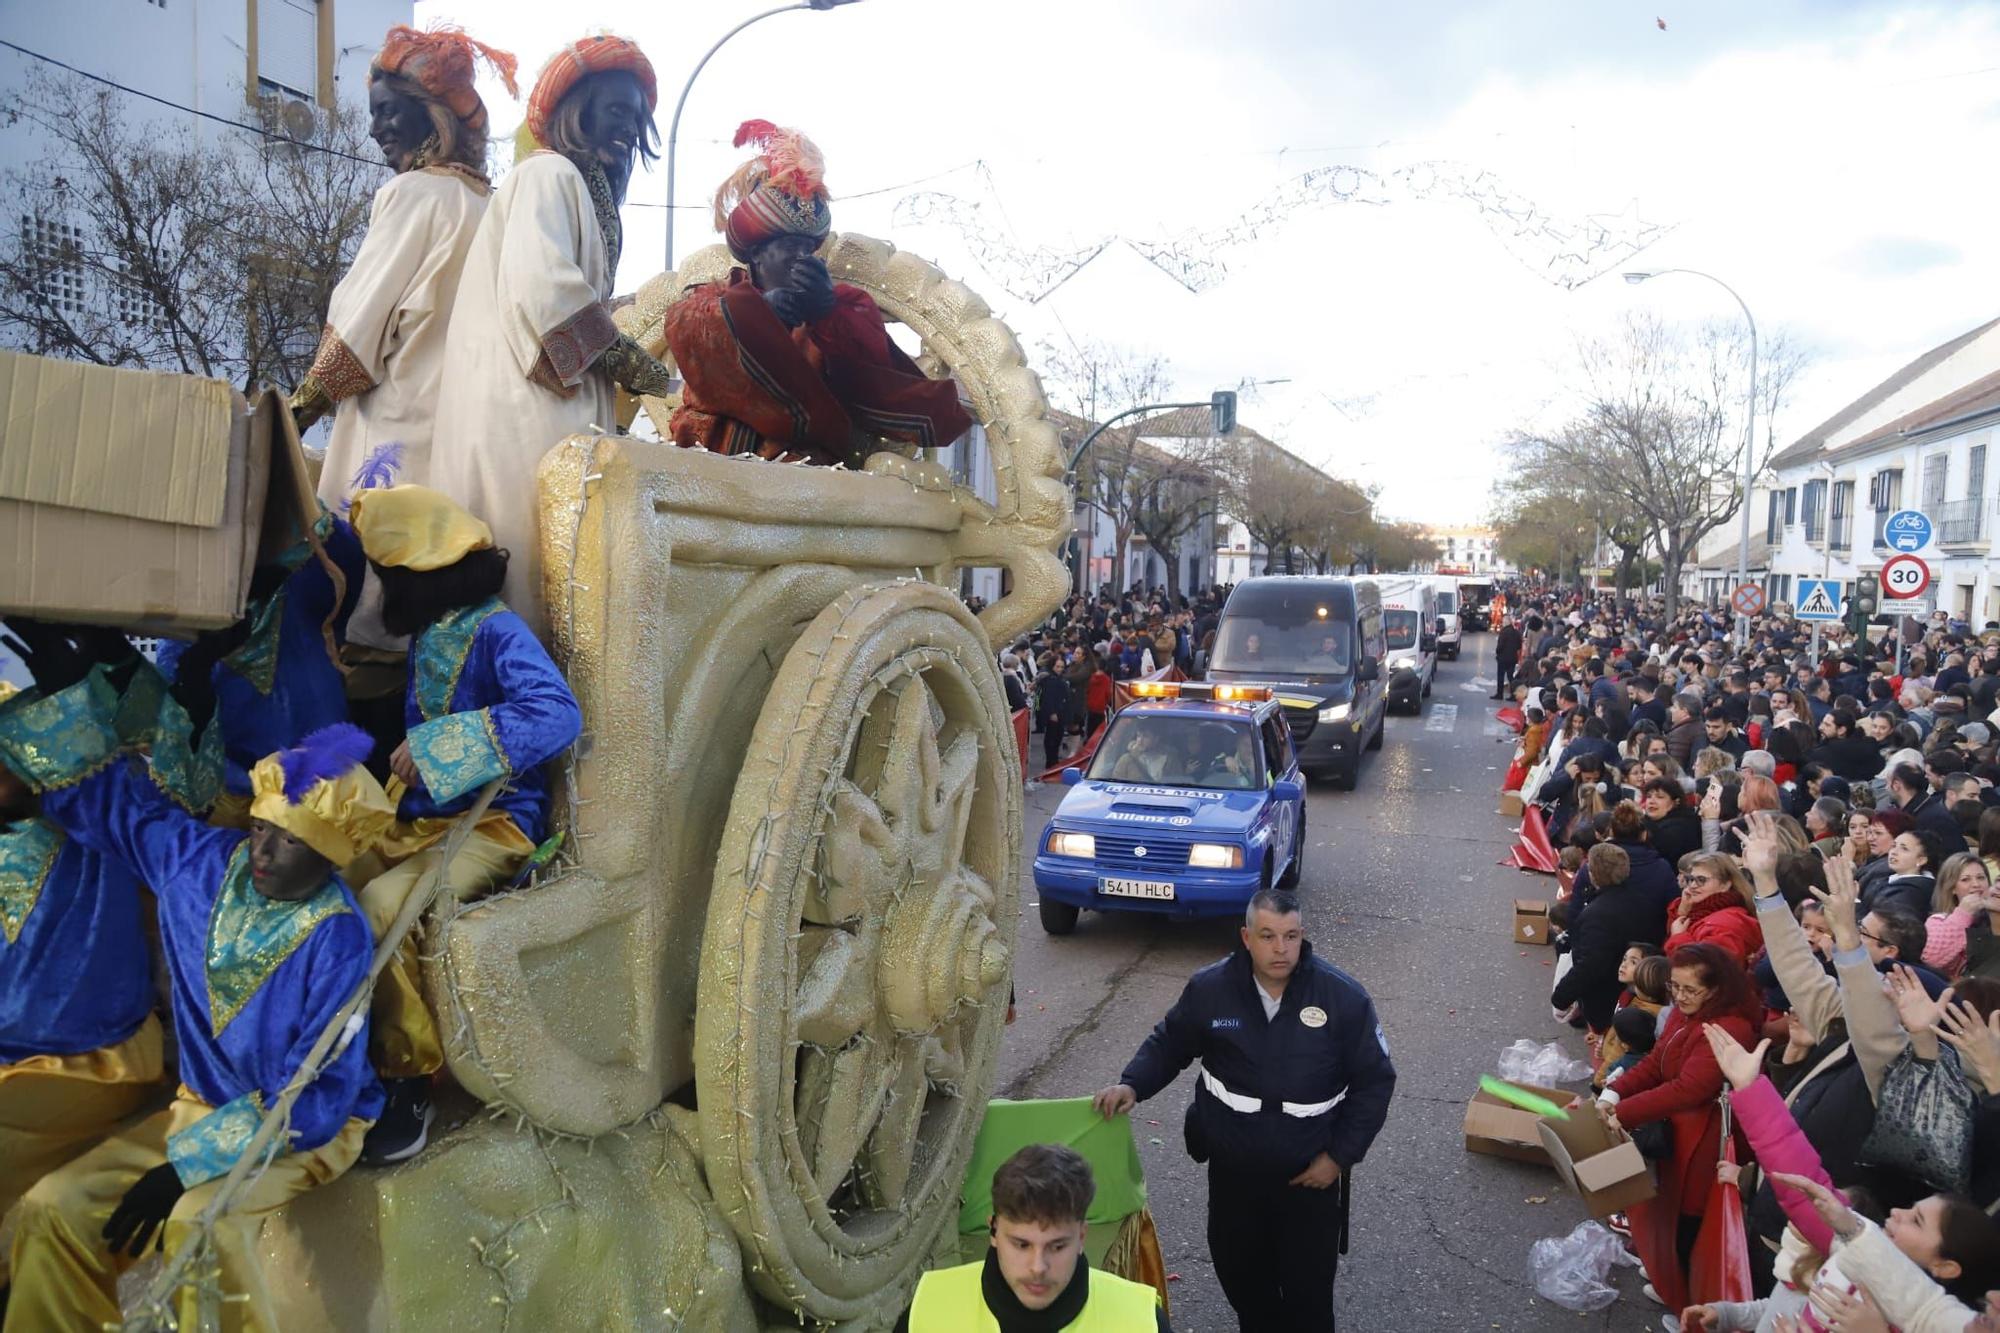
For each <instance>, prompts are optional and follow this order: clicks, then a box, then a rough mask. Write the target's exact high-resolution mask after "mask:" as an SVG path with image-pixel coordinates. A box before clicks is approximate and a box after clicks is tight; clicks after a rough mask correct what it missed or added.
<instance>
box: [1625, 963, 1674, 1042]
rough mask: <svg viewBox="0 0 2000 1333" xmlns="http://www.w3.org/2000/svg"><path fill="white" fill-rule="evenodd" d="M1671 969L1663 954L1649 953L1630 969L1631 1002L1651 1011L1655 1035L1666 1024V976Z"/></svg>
mask: <svg viewBox="0 0 2000 1333" xmlns="http://www.w3.org/2000/svg"><path fill="white" fill-rule="evenodd" d="M1673 970H1674V969H1673V965H1672V964H1671V963H1669V962H1668V961H1667V958H1666V955H1665V954H1650V955H1648V956H1647V957H1645V958H1642V959H1640V960H1639V964H1638V966H1636V967H1634V968H1633V969H1632V1003H1633V1004H1636V1005H1639V1006H1641V1007H1642V1008H1646V1009H1650V1010H1651V1011H1652V1013H1653V1035H1654V1036H1655V1037H1658V1036H1659V1035H1660V1033H1661V1032H1663V1031H1665V1029H1666V1026H1667V999H1668V996H1667V978H1668V976H1669V974H1671V973H1672V972H1673Z"/></svg>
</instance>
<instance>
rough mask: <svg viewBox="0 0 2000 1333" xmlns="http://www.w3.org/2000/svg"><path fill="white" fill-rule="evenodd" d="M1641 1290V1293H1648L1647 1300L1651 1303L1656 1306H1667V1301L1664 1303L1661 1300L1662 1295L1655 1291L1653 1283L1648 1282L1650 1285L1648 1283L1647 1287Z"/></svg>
mask: <svg viewBox="0 0 2000 1333" xmlns="http://www.w3.org/2000/svg"><path fill="white" fill-rule="evenodd" d="M1639 1290H1641V1291H1643V1292H1645V1293H1646V1299H1647V1300H1649V1301H1651V1302H1652V1303H1653V1304H1655V1305H1665V1304H1666V1302H1665V1301H1663V1300H1661V1299H1660V1293H1659V1292H1657V1291H1655V1290H1654V1289H1653V1284H1652V1283H1650V1282H1648V1283H1647V1284H1646V1285H1645V1286H1643V1287H1641V1288H1639ZM1668 1317H1669V1318H1671V1317H1672V1316H1668Z"/></svg>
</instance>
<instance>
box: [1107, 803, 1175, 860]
mask: <svg viewBox="0 0 2000 1333" xmlns="http://www.w3.org/2000/svg"><path fill="white" fill-rule="evenodd" d="M1100 818H1103V819H1114V820H1117V821H1118V822H1120V823H1123V824H1171V825H1173V826H1174V827H1175V828H1186V827H1187V826H1188V825H1189V824H1192V823H1194V818H1193V816H1191V815H1133V814H1125V813H1123V812H1121V811H1117V810H1113V811H1111V812H1110V813H1108V814H1105V815H1102V816H1100ZM1141 854H1142V855H1143V854H1144V853H1143V851H1142V852H1141Z"/></svg>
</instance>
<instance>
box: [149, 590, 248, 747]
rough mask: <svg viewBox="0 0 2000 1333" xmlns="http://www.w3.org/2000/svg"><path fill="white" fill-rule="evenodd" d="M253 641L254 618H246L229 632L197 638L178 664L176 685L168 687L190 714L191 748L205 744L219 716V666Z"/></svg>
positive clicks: (174, 680)
mask: <svg viewBox="0 0 2000 1333" xmlns="http://www.w3.org/2000/svg"><path fill="white" fill-rule="evenodd" d="M249 637H250V617H248V616H245V617H244V618H243V619H241V620H239V621H237V622H236V623H235V624H234V625H231V626H230V627H229V628H227V629H218V630H210V631H208V632H207V633H206V634H200V635H197V636H196V637H195V641H194V643H193V644H192V645H191V646H190V647H189V648H188V650H187V651H186V652H185V653H182V654H181V660H180V661H179V662H178V663H176V664H175V666H174V679H173V683H172V684H171V685H169V686H168V687H167V693H169V694H171V695H172V696H173V697H174V702H175V703H178V704H179V705H180V706H181V707H182V708H183V709H185V710H186V711H187V715H188V721H189V723H190V724H192V726H193V728H194V730H193V732H192V733H190V735H189V736H188V745H189V746H190V747H194V746H198V745H200V744H201V734H202V732H204V731H206V730H207V729H208V723H209V719H210V718H212V717H214V716H215V664H216V663H217V662H220V661H221V660H222V659H223V658H225V657H227V656H229V654H231V653H233V652H235V651H236V650H237V649H238V648H240V647H242V646H243V641H244V640H245V639H247V638H249Z"/></svg>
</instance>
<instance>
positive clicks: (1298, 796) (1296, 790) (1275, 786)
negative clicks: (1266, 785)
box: [1271, 778, 1306, 801]
mask: <svg viewBox="0 0 2000 1333" xmlns="http://www.w3.org/2000/svg"><path fill="white" fill-rule="evenodd" d="M1305 797H1306V789H1305V786H1304V785H1303V784H1302V783H1299V782H1295V781H1293V780H1292V779H1291V778H1279V779H1278V780H1277V781H1276V782H1274V783H1272V784H1271V799H1272V800H1274V801H1303V800H1304V799H1305Z"/></svg>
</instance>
